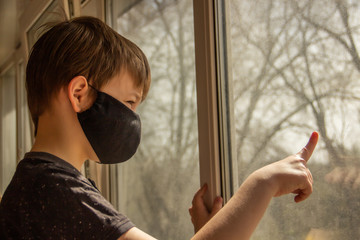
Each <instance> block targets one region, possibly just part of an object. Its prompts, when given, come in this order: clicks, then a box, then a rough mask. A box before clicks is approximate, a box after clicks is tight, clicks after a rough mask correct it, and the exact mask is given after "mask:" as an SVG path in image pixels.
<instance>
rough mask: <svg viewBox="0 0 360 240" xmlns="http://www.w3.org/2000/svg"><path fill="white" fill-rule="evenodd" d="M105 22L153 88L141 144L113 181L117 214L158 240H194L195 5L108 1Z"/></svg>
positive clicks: (141, 110) (196, 182)
mask: <svg viewBox="0 0 360 240" xmlns="http://www.w3.org/2000/svg"><path fill="white" fill-rule="evenodd" d="M108 8H109V11H108V13H110V16H111V17H110V18H109V19H108V23H110V24H111V25H112V27H113V28H114V29H115V30H116V31H118V32H119V33H120V34H122V35H124V36H125V37H127V38H129V39H130V40H132V41H134V42H135V43H136V44H137V45H138V46H139V47H140V48H141V49H143V51H144V52H145V54H146V56H147V57H148V60H149V63H150V65H151V71H152V84H151V89H150V92H149V95H148V97H147V99H146V100H145V101H144V102H143V103H142V104H141V105H140V107H139V110H138V112H139V114H140V117H141V121H142V131H143V132H142V140H141V144H140V148H139V150H138V152H137V154H136V155H135V156H134V158H133V159H132V160H130V161H128V162H126V163H123V164H120V165H119V166H118V167H117V168H116V169H112V170H113V172H115V173H114V174H113V175H112V177H113V180H114V181H112V182H116V184H115V186H113V188H112V190H114V188H115V190H116V192H117V195H116V196H113V198H112V199H113V201H117V202H118V203H117V206H118V208H119V210H120V211H121V212H123V213H125V214H126V215H127V216H128V217H129V218H130V219H131V220H132V221H133V222H134V223H135V224H136V225H137V226H138V227H139V228H140V229H142V230H144V231H146V232H149V233H150V234H151V235H153V236H155V237H157V238H159V239H175V240H176V239H189V238H190V237H191V236H192V235H193V226H192V224H191V221H190V217H189V214H188V207H189V206H190V204H191V200H192V197H193V194H194V193H195V192H196V190H197V189H198V188H199V185H200V184H199V167H198V162H199V157H198V136H197V108H196V81H195V63H194V61H195V57H194V36H193V34H194V29H193V7H192V1H190V0H185V1H172V0H167V1H110V3H109V6H108Z"/></svg>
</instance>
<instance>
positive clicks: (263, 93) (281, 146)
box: [219, 0, 360, 239]
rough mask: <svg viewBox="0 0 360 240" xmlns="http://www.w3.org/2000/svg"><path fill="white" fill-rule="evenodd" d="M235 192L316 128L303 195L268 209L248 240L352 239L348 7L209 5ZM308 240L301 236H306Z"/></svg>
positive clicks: (359, 153)
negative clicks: (310, 183) (220, 58)
mask: <svg viewBox="0 0 360 240" xmlns="http://www.w3.org/2000/svg"><path fill="white" fill-rule="evenodd" d="M219 2H222V6H223V7H224V8H223V10H224V11H225V12H226V14H227V15H226V16H225V17H224V15H221V17H223V18H224V19H225V20H224V21H226V23H227V26H226V27H227V28H226V29H225V30H226V31H227V35H226V37H227V39H226V41H228V42H229V43H230V45H229V46H227V52H226V56H227V59H226V60H227V61H229V63H230V64H229V69H231V73H232V74H229V75H230V76H228V79H227V81H229V84H231V85H232V88H231V89H230V90H232V93H231V92H228V94H230V95H231V97H232V105H233V109H231V111H233V114H234V119H235V120H234V127H235V141H234V142H233V143H232V147H233V149H235V151H236V154H235V156H236V159H234V161H236V164H235V165H237V168H236V169H234V171H236V172H237V174H238V183H239V184H240V183H241V182H242V181H243V180H244V179H245V178H246V177H247V176H248V175H249V174H250V173H251V172H253V171H254V170H255V169H258V168H260V167H261V166H263V165H265V164H267V163H270V162H273V161H275V160H279V159H282V158H284V157H286V156H287V155H289V154H293V153H296V152H297V151H299V150H300V149H301V148H302V147H303V145H304V144H305V143H306V142H307V139H308V137H309V136H310V133H311V132H312V131H313V130H316V131H318V132H319V133H320V136H321V139H320V140H321V141H320V142H319V144H318V147H317V149H316V151H315V153H314V155H313V157H312V159H311V160H310V162H309V168H310V169H311V171H312V173H313V176H314V180H315V183H314V192H313V195H312V196H311V197H310V198H309V199H308V200H307V201H306V202H304V203H300V204H295V203H292V198H291V196H286V197H281V198H276V199H274V200H273V201H272V203H271V206H270V208H269V209H268V210H267V213H266V215H265V217H264V218H263V220H262V222H261V224H260V225H259V226H258V228H257V231H256V232H255V234H254V235H253V238H252V239H308V238H309V239H310V238H311V239H359V237H360V231H359V227H358V226H359V223H360V217H359V216H360V212H359V210H360V207H359V200H358V199H359V197H360V196H359V188H360V148H359V146H360V141H359V137H358V136H359V134H360V127H359V124H360V111H359V110H360V108H359V103H360V98H359V96H360V95H359V94H360V81H359V79H360V60H359V59H360V55H359V52H358V50H357V49H359V47H360V45H359V39H360V30H359V21H358V16H359V14H360V5H359V4H358V3H357V2H355V1H321V0H316V1H311V0H308V1H283V0H274V1H252V0H236V1H219ZM307 237H308V238H307Z"/></svg>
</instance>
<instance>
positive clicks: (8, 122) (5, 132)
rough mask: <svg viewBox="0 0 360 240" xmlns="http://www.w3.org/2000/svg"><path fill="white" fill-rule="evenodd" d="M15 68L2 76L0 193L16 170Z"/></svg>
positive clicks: (0, 86)
mask: <svg viewBox="0 0 360 240" xmlns="http://www.w3.org/2000/svg"><path fill="white" fill-rule="evenodd" d="M15 76H16V72H15V66H13V67H11V68H10V69H9V70H7V71H6V72H5V73H4V75H2V76H1V79H0V80H1V81H0V90H1V92H0V94H1V95H0V97H1V111H0V113H1V146H0V147H1V148H0V150H1V151H0V152H1V154H0V157H1V159H0V164H1V168H0V170H1V171H0V174H1V176H0V177H1V178H0V184H1V186H0V187H1V188H0V192H1V193H4V191H5V189H6V187H7V185H8V184H9V182H10V180H11V178H12V176H13V174H14V172H15V168H16V108H15V103H16V99H15V96H16V92H15V80H16V79H15Z"/></svg>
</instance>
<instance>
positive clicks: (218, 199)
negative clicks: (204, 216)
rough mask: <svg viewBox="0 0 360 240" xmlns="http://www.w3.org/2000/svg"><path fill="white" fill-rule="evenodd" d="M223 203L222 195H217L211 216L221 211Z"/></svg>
mask: <svg viewBox="0 0 360 240" xmlns="http://www.w3.org/2000/svg"><path fill="white" fill-rule="evenodd" d="M222 204H223V199H222V197H220V196H219V197H216V198H215V200H214V203H213V207H212V209H211V214H210V215H211V217H213V216H215V214H216V213H217V212H219V211H220V209H221V208H222Z"/></svg>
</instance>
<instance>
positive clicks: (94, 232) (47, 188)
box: [1, 158, 134, 239]
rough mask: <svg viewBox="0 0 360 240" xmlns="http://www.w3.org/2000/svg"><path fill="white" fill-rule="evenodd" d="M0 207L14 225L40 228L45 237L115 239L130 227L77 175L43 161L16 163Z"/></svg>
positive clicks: (30, 160)
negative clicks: (13, 174) (14, 222)
mask: <svg viewBox="0 0 360 240" xmlns="http://www.w3.org/2000/svg"><path fill="white" fill-rule="evenodd" d="M1 205H3V206H1V208H2V209H3V210H5V214H7V215H8V216H9V217H10V216H11V218H17V221H16V222H26V224H27V225H28V226H30V225H31V226H33V227H34V226H37V227H39V226H41V227H42V228H44V231H43V232H47V233H48V234H49V235H47V236H54V235H55V234H59V233H60V234H61V235H63V236H68V237H70V236H79V237H81V238H84V237H86V236H87V237H86V238H90V239H97V238H101V239H108V237H109V239H111V238H112V239H116V238H118V237H119V236H120V235H121V234H123V233H125V232H126V231H128V230H129V229H130V228H131V227H133V226H134V225H133V224H132V223H131V222H130V220H129V219H128V218H127V217H125V216H123V215H122V214H120V213H119V212H118V211H117V210H116V209H115V208H114V207H113V206H112V205H111V204H110V203H109V202H108V201H107V200H106V199H105V198H104V197H103V196H102V195H101V193H100V192H99V191H98V190H97V189H96V188H95V187H94V186H93V185H92V183H91V182H90V181H89V180H88V179H86V178H85V177H84V176H83V175H81V173H80V172H78V171H77V170H76V169H73V168H72V167H71V166H68V165H66V164H63V163H62V162H57V161H48V160H46V159H39V158H32V159H29V158H27V159H24V160H22V161H21V162H20V163H19V166H18V168H17V171H16V174H15V176H14V178H13V180H12V183H11V184H10V186H9V188H8V190H7V192H6V193H5V194H4V198H3V202H2V203H1ZM10 209H11V210H10ZM20 218H21V219H20ZM25 218H26V219H25ZM19 228H20V231H21V226H19Z"/></svg>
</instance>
